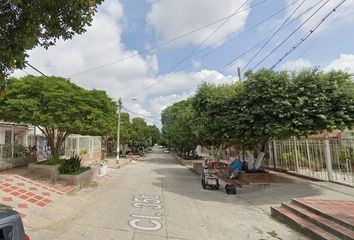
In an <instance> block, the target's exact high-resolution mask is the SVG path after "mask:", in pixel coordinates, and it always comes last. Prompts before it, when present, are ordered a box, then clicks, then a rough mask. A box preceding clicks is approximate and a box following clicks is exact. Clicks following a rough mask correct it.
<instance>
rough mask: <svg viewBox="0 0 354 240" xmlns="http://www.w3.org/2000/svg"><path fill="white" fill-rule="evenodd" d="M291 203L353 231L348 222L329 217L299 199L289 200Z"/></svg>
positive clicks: (353, 225)
mask: <svg viewBox="0 0 354 240" xmlns="http://www.w3.org/2000/svg"><path fill="white" fill-rule="evenodd" d="M291 203H292V204H294V205H298V206H300V207H302V208H305V209H306V210H308V211H311V212H313V213H315V214H317V215H320V216H321V217H324V218H327V219H329V220H331V221H332V222H335V223H337V224H339V225H341V226H343V227H345V228H347V229H350V230H352V231H354V224H353V223H351V222H349V221H346V220H345V219H343V218H339V217H337V216H335V215H330V214H327V213H325V212H324V211H321V210H320V209H317V208H316V207H314V206H312V205H309V204H307V203H306V202H304V201H303V200H301V199H296V198H293V199H291Z"/></svg>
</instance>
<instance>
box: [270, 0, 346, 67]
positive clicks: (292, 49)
mask: <svg viewBox="0 0 354 240" xmlns="http://www.w3.org/2000/svg"><path fill="white" fill-rule="evenodd" d="M345 1H346V0H342V1H341V2H340V3H339V4H337V5H336V6H335V7H334V8H333V9H332V10H331V11H330V12H329V13H328V14H327V15H326V16H325V17H324V18H322V20H321V21H320V22H319V23H318V24H317V25H316V26H315V27H314V28H313V29H311V30H310V31H309V32H308V33H307V34H305V35H304V36H303V37H302V38H301V39H300V41H299V42H298V43H296V44H295V45H294V46H293V47H292V48H291V49H290V50H289V51H288V52H286V53H285V54H284V55H283V56H282V57H281V58H280V59H279V60H278V61H277V62H276V63H275V64H273V66H272V67H271V68H270V69H271V70H273V69H274V68H275V67H276V66H277V65H278V64H279V63H280V62H282V61H283V60H284V59H285V58H286V57H287V56H288V55H289V54H290V53H292V52H293V51H294V50H295V49H296V48H298V47H299V46H300V45H301V44H302V43H303V42H304V41H306V39H308V38H309V37H310V36H311V35H312V34H313V33H314V32H315V31H316V30H317V29H318V28H319V27H320V26H321V25H322V23H323V22H324V21H326V19H327V18H328V17H329V16H330V15H331V14H332V13H334V12H335V11H336V10H337V9H338V8H339V7H340V6H341V5H342V4H343V3H344V2H345Z"/></svg>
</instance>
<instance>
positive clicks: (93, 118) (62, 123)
mask: <svg viewBox="0 0 354 240" xmlns="http://www.w3.org/2000/svg"><path fill="white" fill-rule="evenodd" d="M116 111H117V106H116V103H115V102H113V101H112V100H111V99H110V98H109V97H108V96H107V95H106V93H105V92H103V91H97V90H91V91H89V90H85V89H83V88H81V87H79V86H77V85H75V84H74V83H71V82H70V81H68V80H66V79H63V78H60V77H49V78H47V77H35V76H26V77H23V78H21V79H18V80H13V82H12V83H11V84H10V85H9V86H8V87H7V88H6V91H5V94H4V95H3V96H2V97H0V115H1V118H2V119H3V120H6V121H12V122H19V123H27V124H32V125H34V126H37V127H38V128H39V129H40V130H41V131H42V132H43V134H44V135H45V136H46V138H47V140H48V144H49V146H50V148H51V153H52V154H58V153H59V152H60V148H61V146H62V144H63V143H64V141H65V139H66V138H67V137H68V136H69V135H70V134H82V135H94V136H105V135H108V134H110V133H111V132H112V131H113V129H114V128H115V123H116Z"/></svg>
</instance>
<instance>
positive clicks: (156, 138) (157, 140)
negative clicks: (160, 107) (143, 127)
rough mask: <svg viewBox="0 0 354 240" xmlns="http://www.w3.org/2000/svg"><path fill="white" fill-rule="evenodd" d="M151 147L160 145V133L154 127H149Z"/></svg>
mask: <svg viewBox="0 0 354 240" xmlns="http://www.w3.org/2000/svg"><path fill="white" fill-rule="evenodd" d="M149 128H150V132H151V143H152V145H154V144H158V143H160V139H161V133H160V129H159V128H158V127H157V126H156V125H149Z"/></svg>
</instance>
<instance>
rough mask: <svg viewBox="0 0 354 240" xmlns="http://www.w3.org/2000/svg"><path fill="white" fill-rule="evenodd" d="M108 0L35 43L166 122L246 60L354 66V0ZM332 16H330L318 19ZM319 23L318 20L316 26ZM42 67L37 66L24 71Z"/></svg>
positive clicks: (77, 74)
mask: <svg viewBox="0 0 354 240" xmlns="http://www.w3.org/2000/svg"><path fill="white" fill-rule="evenodd" d="M340 2H341V1H340V0H306V1H304V0H249V1H245V0H105V1H104V3H103V4H101V5H100V6H99V7H98V12H97V13H96V15H95V17H94V19H93V22H92V25H91V26H89V27H87V31H86V32H85V33H83V34H82V35H75V36H74V37H73V39H70V40H66V41H63V40H59V41H57V43H56V45H55V46H53V47H50V48H49V49H48V50H46V49H43V48H41V47H36V48H34V49H32V50H30V51H28V54H29V58H28V62H29V63H30V64H31V65H33V66H35V67H36V68H38V69H39V70H40V71H42V72H43V73H45V74H46V75H55V76H61V77H65V78H69V79H70V80H71V81H72V82H74V83H76V84H78V85H80V86H82V87H85V88H87V89H100V90H106V91H107V93H108V94H109V96H111V97H112V98H113V99H114V100H118V99H119V98H121V99H122V102H123V111H126V112H129V113H130V115H131V117H137V116H139V117H143V118H145V120H146V121H147V123H148V124H155V125H158V126H160V125H161V123H160V113H161V111H162V110H163V109H164V108H166V107H167V106H169V105H171V104H173V103H174V102H177V101H180V100H183V99H186V98H188V97H190V96H193V94H194V93H195V91H196V89H197V87H198V85H199V84H200V83H202V82H209V83H213V84H223V83H232V82H234V81H238V77H237V67H239V68H240V69H241V70H242V71H241V78H242V77H243V75H242V74H243V73H244V72H245V71H247V70H250V69H253V70H257V69H260V68H264V67H265V68H270V67H272V66H273V65H274V64H275V63H277V62H278V61H279V59H282V57H283V56H285V54H286V53H287V52H289V51H290V50H291V49H293V46H295V45H297V44H298V43H299V42H301V39H303V38H304V37H305V36H307V35H308V34H309V33H310V32H312V30H314V29H316V30H315V31H313V32H312V34H310V35H309V37H308V38H307V39H306V40H304V41H303V42H302V43H301V44H300V45H299V46H298V47H297V48H295V50H294V51H292V52H291V53H289V54H287V55H286V57H285V58H284V59H283V60H282V61H280V62H278V64H277V65H276V66H275V68H274V69H275V70H288V71H299V70H301V69H303V68H311V67H319V68H320V69H321V70H323V71H329V70H331V69H341V70H345V71H348V72H351V73H353V72H354V44H353V43H354V0H346V1H345V2H344V3H343V5H341V6H340V7H339V8H338V9H337V10H336V11H333V12H332V14H330V15H329V16H328V17H327V18H326V15H327V14H329V13H330V12H331V11H332V10H333V9H334V8H335V7H336V5H337V4H339V3H340ZM324 18H325V21H323V23H322V24H321V25H319V26H318V24H319V23H320V22H321V21H322V20H323V19H324ZM316 26H318V27H317V28H316ZM27 73H28V74H33V75H38V73H36V72H35V71H34V70H33V69H30V68H26V69H23V70H16V71H15V73H14V76H16V77H21V76H24V75H26V74H27Z"/></svg>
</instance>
